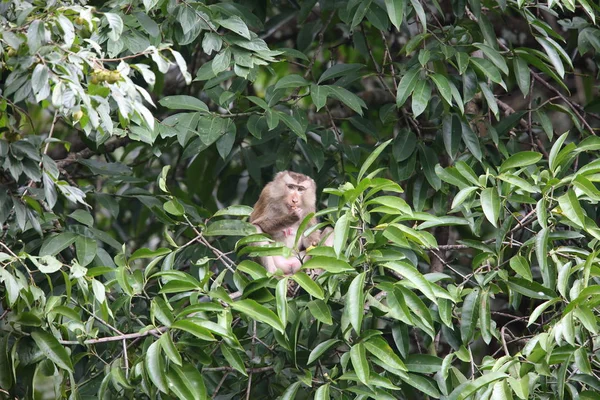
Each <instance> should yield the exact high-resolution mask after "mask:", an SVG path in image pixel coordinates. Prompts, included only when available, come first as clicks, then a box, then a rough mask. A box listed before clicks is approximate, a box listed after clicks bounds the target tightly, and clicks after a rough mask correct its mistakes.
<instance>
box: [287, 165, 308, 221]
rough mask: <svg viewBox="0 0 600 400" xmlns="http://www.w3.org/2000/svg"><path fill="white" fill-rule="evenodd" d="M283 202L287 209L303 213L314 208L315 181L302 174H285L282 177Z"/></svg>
mask: <svg viewBox="0 0 600 400" xmlns="http://www.w3.org/2000/svg"><path fill="white" fill-rule="evenodd" d="M282 178H283V179H282V183H283V186H284V187H283V192H284V193H285V197H284V203H285V205H286V207H287V208H288V210H290V211H293V212H297V213H300V214H304V213H305V212H310V211H312V209H314V204H315V189H314V186H315V183H314V181H313V180H312V179H311V178H309V177H307V176H306V175H302V174H294V175H291V174H286V175H284V176H283V177H282Z"/></svg>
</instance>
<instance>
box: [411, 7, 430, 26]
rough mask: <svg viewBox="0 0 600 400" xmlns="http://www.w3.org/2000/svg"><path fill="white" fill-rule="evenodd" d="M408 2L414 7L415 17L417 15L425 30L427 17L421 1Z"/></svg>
mask: <svg viewBox="0 0 600 400" xmlns="http://www.w3.org/2000/svg"><path fill="white" fill-rule="evenodd" d="M410 3H411V4H412V6H413V8H414V10H415V13H416V14H417V17H419V21H420V22H421V25H422V28H423V29H422V30H423V32H427V17H426V15H425V10H424V9H423V6H422V5H421V2H420V1H419V0H410Z"/></svg>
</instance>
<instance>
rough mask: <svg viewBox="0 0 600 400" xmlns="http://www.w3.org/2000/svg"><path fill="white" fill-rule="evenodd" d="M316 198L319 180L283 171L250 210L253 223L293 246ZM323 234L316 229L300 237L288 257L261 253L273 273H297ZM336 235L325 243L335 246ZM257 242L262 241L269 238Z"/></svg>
mask: <svg viewBox="0 0 600 400" xmlns="http://www.w3.org/2000/svg"><path fill="white" fill-rule="evenodd" d="M316 201H317V200H316V184H315V181H314V180H313V179H312V178H310V177H308V176H306V175H304V174H300V173H297V172H292V171H282V172H279V173H277V174H276V175H275V177H274V178H273V180H272V181H271V182H269V183H268V184H267V185H266V186H265V187H264V188H263V190H262V192H261V193H260V196H259V198H258V201H257V202H256V204H254V210H253V211H252V213H251V214H250V223H252V224H254V226H256V228H257V231H258V232H259V233H263V232H264V233H267V234H269V235H271V237H272V238H273V240H275V241H277V242H281V243H283V244H284V245H285V246H287V247H289V248H293V247H294V245H295V243H294V241H295V238H296V233H297V231H298V227H299V225H300V223H301V222H302V220H304V218H305V217H306V216H307V215H308V214H310V213H313V212H315V206H316ZM316 224H317V219H316V218H314V217H313V218H311V220H310V222H309V224H308V226H309V227H310V226H313V225H316ZM327 233H330V231H327ZM322 236H323V235H322V233H321V232H320V231H319V230H315V231H314V232H312V233H311V234H310V235H309V236H308V237H305V236H303V237H302V238H301V239H300V243H299V246H298V250H299V252H298V253H297V254H296V255H294V256H292V257H288V258H286V257H283V256H267V257H260V263H261V264H262V265H263V266H264V267H265V268H266V269H267V271H268V272H270V273H275V272H277V270H280V271H281V272H283V273H284V274H285V275H291V274H294V273H295V272H296V271H298V270H299V269H300V267H301V266H302V260H303V258H304V257H305V253H306V252H305V250H306V249H308V248H309V247H311V246H316V245H317V244H319V242H320V241H321V238H322ZM332 238H333V237H332V235H328V237H327V238H326V240H325V245H329V246H331V241H332ZM328 243H329V244H328ZM255 244H256V245H262V244H265V242H259V243H255Z"/></svg>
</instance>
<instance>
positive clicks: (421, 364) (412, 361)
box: [405, 354, 443, 374]
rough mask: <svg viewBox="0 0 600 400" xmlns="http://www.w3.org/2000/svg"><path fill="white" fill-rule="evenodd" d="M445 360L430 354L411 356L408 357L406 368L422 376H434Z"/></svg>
mask: <svg viewBox="0 0 600 400" xmlns="http://www.w3.org/2000/svg"><path fill="white" fill-rule="evenodd" d="M442 363H443V360H442V359H441V358H439V357H436V356H432V355H429V354H410V355H409V356H408V357H406V362H405V364H406V368H407V369H408V370H409V371H411V372H417V373H420V374H434V373H436V372H438V371H439V370H440V368H441V367H442Z"/></svg>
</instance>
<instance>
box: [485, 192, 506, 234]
mask: <svg viewBox="0 0 600 400" xmlns="http://www.w3.org/2000/svg"><path fill="white" fill-rule="evenodd" d="M480 198H481V208H482V209H483V214H484V215H485V217H486V218H487V220H488V221H490V222H491V223H492V225H494V226H495V227H498V218H499V217H500V211H501V206H502V205H501V203H500V196H499V195H498V191H497V190H496V188H487V189H483V190H482V191H481V197H480Z"/></svg>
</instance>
